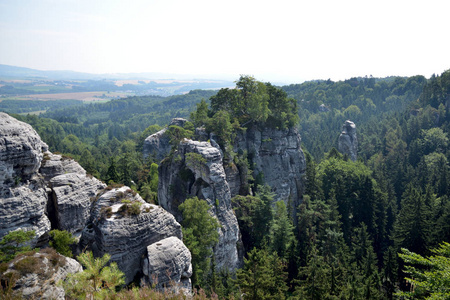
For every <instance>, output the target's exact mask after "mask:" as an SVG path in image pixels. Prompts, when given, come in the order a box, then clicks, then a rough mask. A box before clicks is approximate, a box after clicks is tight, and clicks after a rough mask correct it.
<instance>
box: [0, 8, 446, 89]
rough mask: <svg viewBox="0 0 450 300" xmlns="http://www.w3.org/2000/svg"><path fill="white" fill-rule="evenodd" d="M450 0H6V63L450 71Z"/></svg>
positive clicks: (190, 69)
mask: <svg viewBox="0 0 450 300" xmlns="http://www.w3.org/2000/svg"><path fill="white" fill-rule="evenodd" d="M449 11H450V1H448V0H426V1H425V0H421V1H416V0H409V1H403V0H388V1H385V0H379V1H366V0H356V1H349V0H311V1H304V0H292V1H291V0H276V1H265V0H255V1H253V0H226V1H222V0H126V1H122V0H117V1H116V0H0V64H7V65H14V66H20V67H28V68H33V69H39V70H72V71H79V72H88V73H137V72H162V73H176V74H193V75H195V76H197V77H198V78H199V77H202V78H206V77H215V78H224V79H225V78H226V79H231V80H236V79H238V78H239V75H241V74H245V75H253V76H254V77H255V78H256V79H258V80H260V81H271V82H284V83H300V82H303V81H305V80H314V79H329V78H330V79H332V80H345V79H348V78H351V77H355V76H370V75H372V76H374V77H385V76H413V75H424V76H426V77H430V76H431V75H432V74H441V73H442V72H443V71H445V70H447V69H450V55H449V53H450V51H449V49H450V47H449V46H450V40H449V29H450V27H449V22H448V12H449Z"/></svg>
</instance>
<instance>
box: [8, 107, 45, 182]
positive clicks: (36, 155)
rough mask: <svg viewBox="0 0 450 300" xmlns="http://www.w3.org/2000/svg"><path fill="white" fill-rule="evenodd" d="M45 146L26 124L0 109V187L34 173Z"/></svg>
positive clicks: (27, 177)
mask: <svg viewBox="0 0 450 300" xmlns="http://www.w3.org/2000/svg"><path fill="white" fill-rule="evenodd" d="M47 150H48V146H47V144H45V143H44V142H43V141H42V140H41V138H40V137H39V135H38V134H37V133H36V131H35V130H34V129H33V128H32V127H31V126H30V125H28V124H26V123H23V122H20V121H18V120H16V119H14V118H13V117H11V116H9V115H7V114H5V113H3V112H0V189H5V188H8V187H11V186H14V185H17V184H18V183H24V182H26V181H27V180H29V179H31V178H32V177H33V176H35V175H36V174H37V171H38V170H39V166H40V164H41V161H42V158H43V152H44V151H47Z"/></svg>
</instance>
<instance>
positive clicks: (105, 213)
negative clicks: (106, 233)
mask: <svg viewBox="0 0 450 300" xmlns="http://www.w3.org/2000/svg"><path fill="white" fill-rule="evenodd" d="M100 217H101V218H103V219H109V218H111V217H112V208H111V206H105V207H102V208H101V209H100Z"/></svg>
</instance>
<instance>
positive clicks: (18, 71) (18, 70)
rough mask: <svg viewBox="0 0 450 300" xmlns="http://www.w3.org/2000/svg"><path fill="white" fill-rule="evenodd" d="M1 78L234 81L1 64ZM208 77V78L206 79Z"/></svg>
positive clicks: (230, 83) (148, 73)
mask: <svg viewBox="0 0 450 300" xmlns="http://www.w3.org/2000/svg"><path fill="white" fill-rule="evenodd" d="M0 77H7V78H20V79H24V78H28V79H39V78H42V79H51V80H102V79H108V80H125V79H128V80H131V79H134V80H136V79H154V80H156V79H172V80H196V81H205V82H206V81H207V82H211V81H214V82H222V83H224V86H232V85H233V82H232V80H227V79H223V78H218V79H216V78H211V77H209V76H205V77H204V78H199V76H198V75H193V74H175V73H157V72H144V73H111V74H92V73H82V72H75V71H67V70H66V71H64V70H59V71H44V70H36V69H30V68H23V67H16V66H10V65H3V64H0ZM206 77H208V78H206Z"/></svg>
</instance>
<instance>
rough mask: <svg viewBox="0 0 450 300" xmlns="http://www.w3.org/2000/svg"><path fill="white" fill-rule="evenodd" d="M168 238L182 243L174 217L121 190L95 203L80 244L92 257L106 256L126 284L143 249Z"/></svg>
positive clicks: (137, 266)
mask: <svg viewBox="0 0 450 300" xmlns="http://www.w3.org/2000/svg"><path fill="white" fill-rule="evenodd" d="M171 236H175V237H177V238H178V239H182V233H181V225H180V224H179V223H178V222H177V221H176V220H175V218H174V216H173V215H171V214H170V213H168V212H167V211H165V210H164V209H162V208H161V207H159V206H156V205H153V204H148V203H146V202H145V201H144V200H142V198H141V197H140V196H139V195H138V194H135V193H134V192H133V191H131V190H130V189H129V188H128V187H126V186H123V187H121V188H114V189H111V190H106V191H105V193H103V194H102V195H101V196H100V197H99V198H98V200H96V201H95V203H94V207H93V209H92V215H91V219H90V222H89V223H88V224H87V226H86V228H85V230H84V232H83V236H82V240H81V244H82V245H83V246H84V245H89V246H90V248H91V249H92V250H93V252H94V255H95V256H103V255H104V254H105V253H109V254H110V255H111V260H112V261H115V262H117V265H118V267H119V269H120V270H121V271H122V272H124V273H125V276H126V280H125V281H126V283H129V282H131V281H132V280H133V279H134V277H135V276H136V275H138V273H139V272H140V270H141V258H142V256H143V255H145V254H146V250H147V246H148V245H151V244H153V243H155V242H159V241H160V240H163V239H165V238H168V237H171ZM155 275H156V276H163V274H155Z"/></svg>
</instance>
